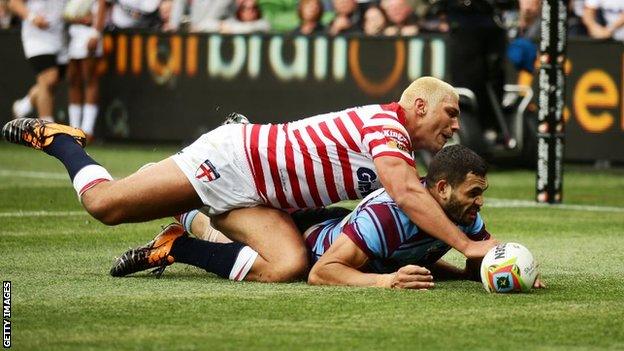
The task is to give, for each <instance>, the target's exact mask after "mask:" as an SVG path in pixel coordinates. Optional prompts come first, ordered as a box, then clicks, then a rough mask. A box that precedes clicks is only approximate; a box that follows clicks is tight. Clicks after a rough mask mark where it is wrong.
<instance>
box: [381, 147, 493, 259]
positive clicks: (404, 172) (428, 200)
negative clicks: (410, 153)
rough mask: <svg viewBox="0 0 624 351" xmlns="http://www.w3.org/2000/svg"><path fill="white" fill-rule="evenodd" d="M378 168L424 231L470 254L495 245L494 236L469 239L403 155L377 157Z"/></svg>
mask: <svg viewBox="0 0 624 351" xmlns="http://www.w3.org/2000/svg"><path fill="white" fill-rule="evenodd" d="M375 168H376V169H377V171H378V173H379V177H380V179H381V183H382V185H383V186H384V188H385V189H386V191H387V192H388V194H389V195H390V197H391V198H392V199H393V200H394V201H395V202H396V203H397V205H398V206H399V208H401V210H403V212H405V213H406V214H407V216H408V217H409V218H410V219H411V220H412V221H413V222H414V223H416V224H417V225H418V227H419V228H420V229H422V230H423V231H424V232H426V233H428V234H429V235H431V236H433V237H435V238H437V239H440V240H442V241H444V242H445V243H447V244H449V245H450V246H451V247H453V248H454V249H456V250H457V251H459V252H461V253H462V254H464V256H466V257H468V258H478V257H483V256H485V254H486V253H487V251H488V250H489V249H490V248H491V247H493V246H494V245H495V243H494V241H493V240H492V241H491V240H486V241H478V242H475V241H471V240H469V239H468V238H467V237H466V236H465V235H464V234H463V233H462V232H461V231H460V230H459V229H458V228H457V226H456V225H455V224H453V223H452V222H451V221H450V220H449V219H448V217H446V215H445V214H444V211H442V208H441V207H440V205H438V203H437V202H436V201H435V200H434V198H433V197H432V196H431V195H430V194H429V192H427V190H426V189H425V187H423V186H422V185H421V184H420V180H419V178H418V172H417V171H416V169H415V168H414V167H411V166H410V165H409V164H407V163H406V162H405V161H403V160H402V159H400V158H397V157H392V156H382V157H377V158H375Z"/></svg>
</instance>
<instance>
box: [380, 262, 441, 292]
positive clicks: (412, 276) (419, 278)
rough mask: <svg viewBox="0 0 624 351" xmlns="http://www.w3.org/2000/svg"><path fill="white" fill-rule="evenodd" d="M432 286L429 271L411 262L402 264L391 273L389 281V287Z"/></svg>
mask: <svg viewBox="0 0 624 351" xmlns="http://www.w3.org/2000/svg"><path fill="white" fill-rule="evenodd" d="M433 286H434V284H433V276H432V275H431V272H430V271H429V270H428V269H427V268H424V267H421V266H416V265H411V264H410V265H407V266H403V267H401V268H400V269H399V270H398V271H396V272H395V273H393V274H392V280H391V281H390V287H391V288H393V289H420V290H427V289H431V288H433Z"/></svg>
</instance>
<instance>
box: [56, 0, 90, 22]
mask: <svg viewBox="0 0 624 351" xmlns="http://www.w3.org/2000/svg"><path fill="white" fill-rule="evenodd" d="M94 2H95V0H69V1H67V3H66V4H65V8H64V9H63V18H65V19H66V20H68V21H72V20H77V19H80V18H83V17H85V16H87V15H88V14H89V13H91V8H92V7H93V3H94Z"/></svg>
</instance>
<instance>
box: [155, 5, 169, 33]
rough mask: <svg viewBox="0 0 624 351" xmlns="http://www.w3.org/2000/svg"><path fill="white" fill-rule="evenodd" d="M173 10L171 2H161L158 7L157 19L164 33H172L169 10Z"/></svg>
mask: <svg viewBox="0 0 624 351" xmlns="http://www.w3.org/2000/svg"><path fill="white" fill-rule="evenodd" d="M172 8H173V0H162V2H161V3H160V6H158V17H159V18H160V22H161V23H162V28H161V29H162V30H163V31H165V32H168V31H172V30H173V28H171V10H172Z"/></svg>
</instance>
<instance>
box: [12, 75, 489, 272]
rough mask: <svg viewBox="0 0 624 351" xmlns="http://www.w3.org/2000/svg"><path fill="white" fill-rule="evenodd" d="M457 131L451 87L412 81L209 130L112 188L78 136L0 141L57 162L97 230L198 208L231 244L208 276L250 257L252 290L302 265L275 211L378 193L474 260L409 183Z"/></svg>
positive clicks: (303, 256)
mask: <svg viewBox="0 0 624 351" xmlns="http://www.w3.org/2000/svg"><path fill="white" fill-rule="evenodd" d="M458 129H459V105H458V95H457V93H456V92H455V90H454V89H453V87H452V86H450V85H449V84H447V83H445V82H443V81H441V80H439V79H436V78H432V77H423V78H419V79H417V80H415V81H414V82H412V84H410V85H409V86H408V87H407V88H406V89H405V91H404V92H403V94H402V95H401V98H400V99H399V101H398V102H396V103H391V104H386V105H368V106H362V107H355V108H349V109H346V110H343V111H338V112H334V113H327V114H322V115H318V116H313V117H309V118H306V119H303V120H300V121H296V122H290V123H285V124H277V125H274V124H265V125H258V124H229V125H225V126H222V127H219V128H217V129H215V130H213V131H211V132H209V133H207V134H204V135H203V136H201V137H200V138H199V139H198V140H197V141H195V142H194V143H193V144H192V145H190V146H188V147H187V148H185V149H183V150H182V151H181V152H179V153H177V154H176V155H173V156H172V157H170V158H168V159H165V160H163V161H161V162H159V163H157V164H155V165H154V166H152V167H149V168H145V169H143V170H141V171H139V172H137V173H135V174H133V175H131V176H129V177H126V178H123V179H120V180H113V179H112V177H111V176H110V174H109V173H108V172H107V171H106V169H105V168H104V167H102V166H101V165H99V164H98V163H97V162H95V161H94V160H93V159H92V158H91V157H90V156H89V155H88V154H87V153H86V152H85V151H84V150H83V149H82V147H83V146H84V140H85V139H84V133H82V131H80V130H77V129H73V128H70V127H67V126H62V125H59V124H54V123H48V122H45V121H42V120H33V119H17V120H14V121H11V122H9V123H7V124H6V125H5V126H4V128H3V130H2V134H3V135H4V137H5V138H6V139H7V140H9V141H11V142H14V143H18V144H24V145H27V146H31V147H34V148H36V149H43V151H44V152H46V153H48V154H49V155H52V156H54V157H56V158H58V159H59V160H60V161H61V162H62V163H63V164H64V165H65V167H66V168H67V170H68V173H69V175H70V179H71V180H72V182H73V185H74V188H75V190H76V192H77V193H78V196H79V197H80V200H81V203H82V205H83V206H84V208H85V209H86V210H87V212H89V213H90V214H91V215H92V216H93V217H94V218H96V219H98V220H100V221H101V222H103V223H105V224H109V225H115V224H120V223H127V222H140V221H147V220H152V219H155V218H162V217H166V216H171V215H176V214H179V213H184V212H187V211H190V210H193V209H197V208H201V210H202V212H203V213H206V214H207V215H209V216H210V217H211V220H212V224H213V225H214V226H215V227H216V228H218V229H219V230H221V231H222V232H223V233H225V234H226V235H227V236H228V237H229V238H230V239H232V240H234V242H233V243H212V250H213V254H212V255H213V256H215V257H218V260H215V262H216V263H215V265H216V266H217V267H226V268H222V269H224V272H222V275H224V276H229V273H227V274H226V271H228V269H227V267H230V269H233V268H232V267H235V266H237V265H238V264H239V263H240V262H249V261H250V260H251V257H252V256H254V255H256V254H257V256H256V257H255V258H254V264H257V265H258V266H259V267H262V269H261V270H260V274H258V275H257V276H256V280H259V281H273V282H275V281H288V280H292V279H296V278H298V277H300V276H302V275H303V274H305V272H306V271H307V269H308V263H309V262H308V257H307V251H306V247H305V243H304V241H303V238H302V236H301V233H300V231H299V230H298V229H297V226H296V225H295V223H294V222H293V220H292V218H291V217H290V216H289V215H288V214H287V213H286V212H285V211H284V210H292V209H301V208H310V207H318V206H323V205H328V204H331V203H335V202H338V201H341V200H346V199H356V198H363V197H365V196H366V195H368V194H370V193H371V192H372V191H374V190H376V189H378V188H380V187H382V186H383V187H384V188H385V189H386V191H387V193H388V195H389V196H390V197H391V198H392V199H393V200H394V201H395V202H396V204H397V206H398V207H399V208H401V210H402V211H404V212H405V213H406V215H407V216H408V217H409V218H410V219H411V220H412V221H413V222H414V223H417V224H418V226H419V228H421V229H422V230H423V231H425V232H427V233H429V234H430V235H431V236H432V237H435V238H436V239H439V240H442V241H443V242H445V243H447V244H449V245H450V246H451V247H454V248H456V249H457V250H459V251H460V252H462V253H463V254H464V255H465V256H466V257H474V258H478V257H483V256H484V255H485V253H486V252H487V251H488V249H489V248H490V247H493V246H494V244H495V242H494V241H493V240H487V241H479V242H475V241H471V240H469V239H468V238H467V237H466V236H465V235H464V234H463V233H462V232H461V231H460V230H459V229H458V228H457V226H455V225H454V224H453V223H452V222H451V221H450V220H449V219H448V218H447V217H446V215H445V214H444V212H443V211H442V209H441V208H440V206H439V205H438V203H437V202H436V201H435V200H434V199H433V197H432V196H431V195H430V194H429V192H427V191H426V190H425V189H424V188H423V187H422V186H421V185H420V184H419V177H418V172H417V170H416V168H415V167H414V159H413V151H414V150H421V149H423V150H428V151H431V152H433V153H436V152H438V151H439V150H440V149H442V147H443V146H444V144H445V143H446V142H447V141H448V139H450V138H451V137H452V136H453V133H454V132H455V131H457V130H458ZM245 245H246V246H248V247H250V248H251V251H252V252H250V251H249V250H246V249H244V247H245ZM246 252H247V253H246ZM239 254H240V255H239Z"/></svg>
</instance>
